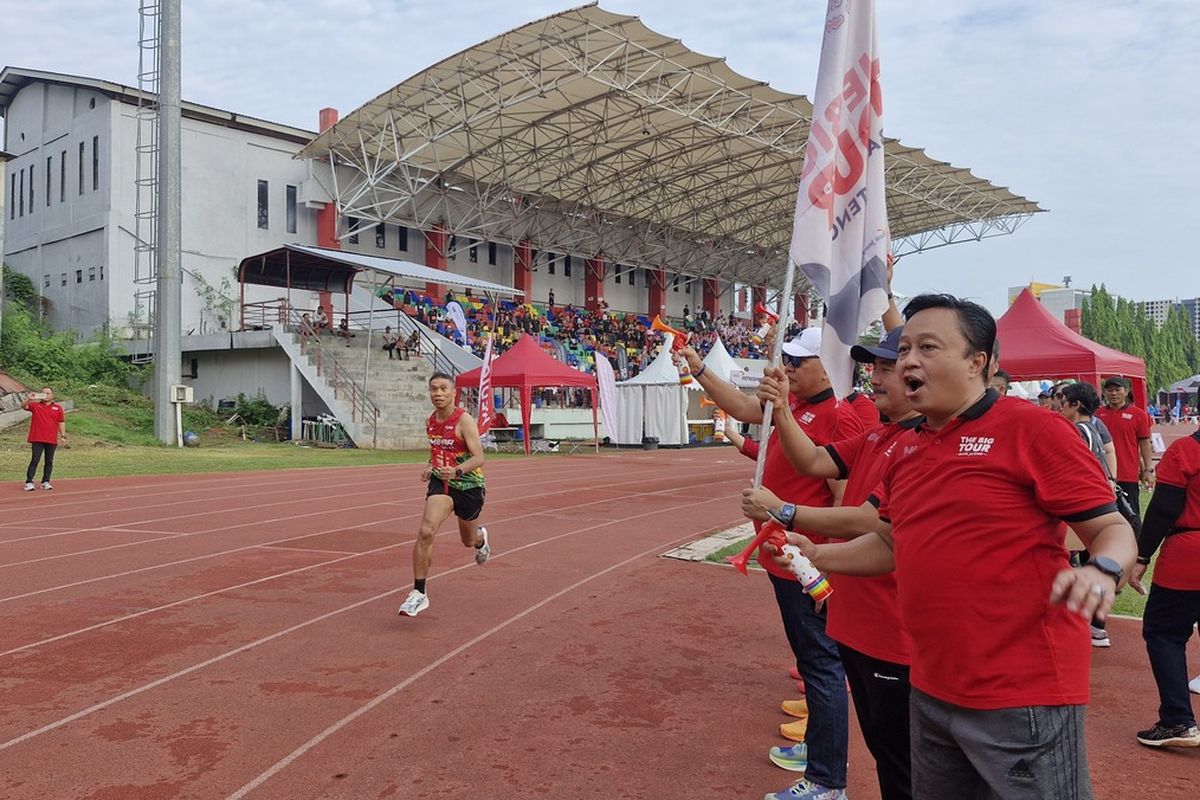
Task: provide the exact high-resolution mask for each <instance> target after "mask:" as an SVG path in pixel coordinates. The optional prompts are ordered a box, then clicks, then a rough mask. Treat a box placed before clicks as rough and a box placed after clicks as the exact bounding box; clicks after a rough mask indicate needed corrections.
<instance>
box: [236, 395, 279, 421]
mask: <svg viewBox="0 0 1200 800" xmlns="http://www.w3.org/2000/svg"><path fill="white" fill-rule="evenodd" d="M234 411H235V413H237V415H238V416H239V417H241V418H242V421H243V422H244V423H245V424H247V425H256V426H259V427H265V428H270V427H274V426H275V421H276V420H278V419H279V408H277V407H276V406H273V405H271V403H270V401H269V400H267V398H266V396H265V395H263V393H262V392H259V393H258V394H257V395H255V396H254V397H246V395H244V394H240V393H239V394H238V396H237V405H236V406H235V407H234Z"/></svg>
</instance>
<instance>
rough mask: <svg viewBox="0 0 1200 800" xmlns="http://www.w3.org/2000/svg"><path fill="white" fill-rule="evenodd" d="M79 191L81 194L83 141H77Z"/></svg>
mask: <svg viewBox="0 0 1200 800" xmlns="http://www.w3.org/2000/svg"><path fill="white" fill-rule="evenodd" d="M79 193H80V194H83V142H80V143H79Z"/></svg>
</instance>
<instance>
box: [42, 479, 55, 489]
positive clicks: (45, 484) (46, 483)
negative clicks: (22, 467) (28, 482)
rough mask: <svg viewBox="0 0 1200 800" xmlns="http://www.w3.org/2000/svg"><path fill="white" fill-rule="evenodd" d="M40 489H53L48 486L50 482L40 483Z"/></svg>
mask: <svg viewBox="0 0 1200 800" xmlns="http://www.w3.org/2000/svg"><path fill="white" fill-rule="evenodd" d="M42 488H43V489H53V488H54V487H53V486H51V485H50V481H42Z"/></svg>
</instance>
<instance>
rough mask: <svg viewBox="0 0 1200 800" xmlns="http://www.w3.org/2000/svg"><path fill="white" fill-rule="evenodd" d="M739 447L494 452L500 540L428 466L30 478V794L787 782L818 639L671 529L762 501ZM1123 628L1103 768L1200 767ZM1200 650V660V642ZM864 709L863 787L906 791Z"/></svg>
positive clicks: (1, 510)
mask: <svg viewBox="0 0 1200 800" xmlns="http://www.w3.org/2000/svg"><path fill="white" fill-rule="evenodd" d="M751 468H752V465H751V464H750V462H748V461H746V460H745V459H742V458H741V457H739V456H736V455H734V454H732V452H731V451H729V450H722V449H705V450H700V451H689V452H664V451H659V452H655V453H641V452H634V453H621V454H615V455H603V456H600V457H596V456H579V457H571V458H548V459H541V458H533V459H526V460H511V461H502V462H497V463H493V464H490V465H489V466H488V468H487V472H488V492H489V497H488V503H487V507H486V509H485V518H486V521H487V523H488V528H489V530H490V531H491V533H492V536H493V542H494V555H493V558H492V561H491V562H489V563H488V564H487V565H486V566H485V567H482V568H481V567H476V566H475V565H474V562H473V560H472V558H471V553H470V552H469V551H467V550H466V549H465V548H463V547H461V545H460V544H459V542H458V541H457V539H458V536H457V531H456V530H455V529H454V528H453V527H452V526H449V525H447V526H446V527H445V529H444V531H443V533H442V535H441V537H440V538H439V542H438V545H437V547H436V548H435V556H434V570H433V575H432V578H431V580H430V584H429V592H430V599H431V601H432V605H431V607H430V609H429V610H428V611H426V612H424V613H423V614H422V615H421V616H420V617H418V618H416V619H400V618H397V617H396V616H395V609H396V607H397V606H398V605H399V603H400V601H401V600H402V599H403V597H404V595H405V594H407V592H408V590H409V589H410V588H411V583H410V579H411V567H410V563H411V562H410V558H411V545H412V540H413V534H414V532H415V530H416V527H417V523H418V521H419V518H420V510H421V502H422V497H423V491H422V488H423V487H422V486H421V485H420V484H419V483H418V480H417V475H418V470H419V467H418V466H415V465H398V466H395V467H363V468H341V469H331V470H303V471H281V472H274V473H243V474H238V475H204V476H172V477H167V478H162V479H145V478H137V479H130V480H107V479H106V480H80V481H71V480H69V479H68V480H64V481H62V482H61V483H60V484H59V488H58V489H56V490H55V492H53V493H43V492H40V491H39V492H34V493H29V494H25V493H23V492H21V491H20V488H19V485H17V486H16V487H15V488H13V489H5V490H4V492H3V493H2V494H0V698H2V699H0V710H2V711H3V713H2V714H0V798H4V800H21V799H23V798H37V800H68V799H69V798H87V800H150V799H151V798H153V799H154V800H159V799H162V800H166V799H167V798H203V799H204V800H210V799H211V798H217V799H220V798H243V797H248V798H289V800H290V799H292V798H346V799H347V800H349V799H351V798H353V799H354V800H359V799H362V798H434V797H448V798H449V797H453V798H460V797H461V798H499V799H501V800H505V799H507V798H597V800H601V799H603V800H617V799H624V798H638V799H641V800H659V799H661V800H671V799H673V798H677V797H678V798H742V797H750V798H758V797H760V796H761V795H762V793H763V792H764V791H767V790H770V789H777V788H781V787H782V786H784V785H786V784H787V783H788V782H789V781H790V777H791V776H790V775H789V774H788V773H784V772H782V771H780V770H778V769H776V768H775V767H773V766H771V765H770V764H769V763H768V762H767V761H766V759H765V749H766V747H767V746H769V745H771V744H775V743H777V742H778V741H779V740H778V738H777V736H776V735H774V730H775V726H777V725H778V723H779V722H781V721H785V720H784V719H783V718H782V717H781V716H780V714H779V712H778V710H777V705H778V701H779V700H780V699H783V698H784V697H786V696H788V695H787V691H788V689H789V681H787V679H786V676H785V675H784V671H785V669H786V667H787V666H788V663H789V655H788V651H787V645H786V642H785V640H784V638H783V635H782V630H781V626H780V624H779V621H778V613H777V611H776V610H775V607H774V602H773V600H772V597H771V592H770V589H769V587H768V586H767V585H766V582H765V580H764V579H763V578H762V576H761V575H760V576H756V577H753V578H742V577H740V576H738V575H736V574H735V573H733V572H732V571H731V570H728V569H722V568H719V567H714V566H706V565H691V564H684V563H681V562H675V561H670V560H666V559H661V558H658V557H657V556H658V555H659V554H660V553H662V552H663V551H664V550H666V549H669V548H670V547H671V546H673V545H675V544H678V543H682V542H685V541H689V540H692V539H695V538H698V537H700V536H702V535H704V534H705V533H707V532H709V531H712V530H715V529H720V528H724V527H728V526H729V525H730V524H733V523H736V522H738V515H737V505H736V502H735V501H734V500H733V499H732V498H733V497H734V496H735V495H736V493H737V492H738V491H739V490H740V489H741V487H742V486H744V485H746V484H747V482H748V480H749V477H750V474H751ZM1111 630H1112V635H1113V638H1114V640H1115V642H1116V645H1115V646H1114V647H1113V648H1112V649H1111V650H1109V651H1102V652H1098V653H1097V654H1096V659H1095V661H1096V669H1095V671H1094V676H1093V683H1094V685H1095V686H1096V691H1095V694H1096V697H1095V702H1094V703H1093V706H1092V708H1091V710H1090V712H1089V745H1090V752H1091V754H1092V756H1091V758H1092V766H1093V772H1094V774H1095V775H1096V781H1097V788H1098V792H1097V796H1098V797H1118V796H1124V795H1125V793H1126V792H1127V791H1128V790H1130V789H1131V788H1132V787H1137V791H1149V792H1150V793H1151V794H1153V795H1154V796H1157V797H1164V798H1173V797H1180V798H1183V797H1194V796H1196V795H1197V794H1198V793H1200V751H1194V752H1186V753H1180V752H1171V753H1159V752H1152V751H1147V750H1145V749H1142V748H1138V746H1137V745H1136V744H1133V743H1132V739H1131V733H1132V731H1133V730H1135V729H1136V728H1137V727H1141V726H1144V725H1146V724H1148V723H1149V722H1150V721H1152V717H1153V713H1154V708H1155V704H1156V700H1155V698H1154V694H1153V682H1152V680H1151V679H1150V676H1149V673H1148V669H1147V667H1146V666H1145V656H1144V653H1143V651H1142V648H1141V643H1140V636H1139V630H1138V627H1137V623H1136V622H1130V621H1124V620H1117V621H1115V622H1114V624H1113V626H1112V628H1111ZM1196 665H1200V659H1196V660H1195V661H1194V666H1196ZM869 764H870V761H869V756H867V755H866V753H865V749H864V748H863V747H862V745H861V742H860V741H859V740H858V738H857V734H855V735H854V740H853V741H852V747H851V786H850V795H851V797H853V798H855V800H859V799H860V798H874V797H877V796H878V794H877V791H876V790H875V788H874V785H873V778H872V774H871V770H870V769H869V768H868V765H869Z"/></svg>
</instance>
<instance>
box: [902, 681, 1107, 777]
mask: <svg viewBox="0 0 1200 800" xmlns="http://www.w3.org/2000/svg"><path fill="white" fill-rule="evenodd" d="M1084 708H1085V707H1084V706H1023V707H1020V708H1001V709H995V710H988V711H980V710H977V709H972V708H963V707H962V706H956V705H953V704H951V703H944V702H942V701H941V700H936V699H934V698H932V697H930V696H929V695H927V694H924V693H923V692H920V691H918V690H917V689H913V690H912V696H911V699H910V711H911V716H910V725H911V730H912V784H913V797H914V798H916V800H1091V798H1092V781H1091V778H1090V776H1089V775H1088V769H1087V754H1086V752H1085V748H1084V735H1083V713H1084Z"/></svg>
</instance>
